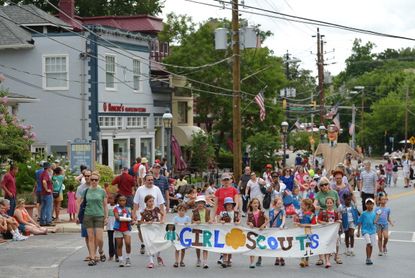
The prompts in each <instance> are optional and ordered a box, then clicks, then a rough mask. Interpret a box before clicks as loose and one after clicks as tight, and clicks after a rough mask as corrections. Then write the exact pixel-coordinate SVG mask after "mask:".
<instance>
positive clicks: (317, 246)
mask: <svg viewBox="0 0 415 278" xmlns="http://www.w3.org/2000/svg"><path fill="white" fill-rule="evenodd" d="M339 227H340V224H339V223H333V224H328V225H315V226H313V227H311V228H293V229H285V230H279V229H264V230H259V229H251V228H247V227H243V226H236V225H233V224H212V225H203V224H201V225H179V224H177V225H174V224H142V225H141V231H142V234H143V240H144V244H145V246H146V248H147V250H148V252H149V253H150V254H155V253H156V252H159V251H162V250H165V249H167V248H169V247H170V246H172V245H174V246H175V248H176V249H178V250H179V249H183V248H190V247H193V248H198V249H203V250H208V251H209V252H216V253H226V254H243V255H250V256H264V257H304V256H313V255H319V254H328V253H334V252H335V251H336V241H337V238H338V232H339Z"/></svg>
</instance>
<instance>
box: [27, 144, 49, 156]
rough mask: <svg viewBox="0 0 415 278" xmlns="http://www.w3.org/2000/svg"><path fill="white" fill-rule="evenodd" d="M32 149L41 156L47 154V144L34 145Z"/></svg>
mask: <svg viewBox="0 0 415 278" xmlns="http://www.w3.org/2000/svg"><path fill="white" fill-rule="evenodd" d="M31 149H32V153H34V154H36V155H38V156H39V157H44V156H45V154H46V146H45V145H32V146H31Z"/></svg>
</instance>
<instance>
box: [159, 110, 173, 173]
mask: <svg viewBox="0 0 415 278" xmlns="http://www.w3.org/2000/svg"><path fill="white" fill-rule="evenodd" d="M162 118H163V127H164V129H165V130H166V137H167V140H168V141H167V163H168V164H169V165H168V166H170V167H171V169H173V163H172V155H171V129H172V123H173V115H172V114H171V113H170V109H166V113H164V114H163V117H162Z"/></svg>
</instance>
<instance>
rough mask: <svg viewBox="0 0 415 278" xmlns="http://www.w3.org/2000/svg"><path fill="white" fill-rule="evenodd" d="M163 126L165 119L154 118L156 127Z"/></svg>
mask: <svg viewBox="0 0 415 278" xmlns="http://www.w3.org/2000/svg"><path fill="white" fill-rule="evenodd" d="M162 125H163V117H154V127H161V126H162Z"/></svg>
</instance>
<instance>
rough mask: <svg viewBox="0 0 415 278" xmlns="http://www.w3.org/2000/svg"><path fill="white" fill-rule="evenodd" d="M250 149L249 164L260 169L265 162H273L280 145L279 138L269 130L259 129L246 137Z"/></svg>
mask: <svg viewBox="0 0 415 278" xmlns="http://www.w3.org/2000/svg"><path fill="white" fill-rule="evenodd" d="M247 143H248V144H249V145H250V149H251V154H250V156H251V165H252V167H253V169H255V170H261V169H262V168H264V166H265V164H268V163H271V164H275V161H276V160H277V151H278V148H279V146H280V145H281V142H280V138H279V136H277V135H273V134H272V133H271V132H269V131H261V132H257V133H255V134H253V135H251V136H250V137H249V138H248V139H247Z"/></svg>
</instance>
